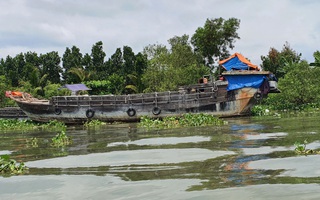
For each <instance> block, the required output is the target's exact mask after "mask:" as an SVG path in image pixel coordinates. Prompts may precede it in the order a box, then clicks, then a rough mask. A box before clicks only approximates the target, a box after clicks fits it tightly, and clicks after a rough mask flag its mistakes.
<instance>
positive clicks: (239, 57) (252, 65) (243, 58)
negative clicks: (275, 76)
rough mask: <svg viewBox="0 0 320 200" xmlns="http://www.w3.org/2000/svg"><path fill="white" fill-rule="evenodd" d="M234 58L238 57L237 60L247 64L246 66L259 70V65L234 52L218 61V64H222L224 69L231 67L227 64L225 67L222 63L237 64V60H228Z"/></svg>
mask: <svg viewBox="0 0 320 200" xmlns="http://www.w3.org/2000/svg"><path fill="white" fill-rule="evenodd" d="M235 58H238V60H239V61H240V62H242V63H243V64H244V65H247V66H248V67H250V68H251V69H253V70H260V67H258V66H257V65H254V64H252V63H251V62H250V61H249V60H247V59H246V58H245V57H244V56H243V55H241V54H240V53H235V54H233V55H232V56H230V57H229V58H227V59H224V60H221V61H219V65H222V66H223V67H224V68H225V69H227V68H232V66H231V67H229V66H228V67H227V66H224V64H226V65H227V64H228V65H232V64H234V65H237V64H238V61H234V62H230V61H231V60H233V59H235ZM227 70H230V69H227Z"/></svg>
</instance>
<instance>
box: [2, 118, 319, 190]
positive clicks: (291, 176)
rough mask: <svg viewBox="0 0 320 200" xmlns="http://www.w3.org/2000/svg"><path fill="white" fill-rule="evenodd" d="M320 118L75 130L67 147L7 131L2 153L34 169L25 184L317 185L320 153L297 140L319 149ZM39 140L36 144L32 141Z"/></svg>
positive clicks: (46, 135)
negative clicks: (67, 180) (38, 180)
mask: <svg viewBox="0 0 320 200" xmlns="http://www.w3.org/2000/svg"><path fill="white" fill-rule="evenodd" d="M319 119H320V117H319V116H318V115H312V116H303V117H283V118H279V117H263V118H237V119H227V120H228V125H225V126H223V127H200V128H179V129H170V130H149V131H148V130H144V129H141V128H137V127H136V124H118V125H107V126H104V127H101V128H96V129H89V130H85V129H83V128H82V127H69V128H68V130H67V134H68V135H69V136H71V137H72V140H73V143H72V145H70V146H67V147H60V148H56V147H53V146H51V145H50V141H51V138H52V137H53V136H54V135H55V134H56V133H51V132H29V133H19V132H13V133H4V134H0V137H1V141H0V154H8V153H10V154H11V157H12V158H14V159H16V160H17V161H20V162H25V164H26V165H27V166H28V167H29V172H28V173H27V174H26V175H23V176H20V177H21V179H23V177H24V178H28V177H39V176H41V177H43V176H47V177H51V176H53V175H55V176H56V175H58V177H61V178H63V177H65V176H66V175H68V176H78V175H81V176H90V177H91V176H92V175H93V176H95V177H114V178H118V179H119V180H121V181H122V182H121V184H128V183H136V184H138V183H144V181H147V182H148V183H151V182H152V181H153V182H152V183H154V184H157V181H180V180H182V181H183V180H185V181H187V182H188V183H189V184H186V185H185V189H184V190H186V191H205V190H216V189H224V188H238V187H248V186H259V185H265V184H275V185H277V184H289V185H295V184H318V183H319V182H320V178H319V177H320V170H318V166H319V164H320V155H308V156H301V155H297V154H296V153H295V152H294V148H295V147H294V143H295V142H297V141H300V142H302V141H304V140H307V141H308V143H309V144H308V148H312V149H319V148H320V142H319V135H320V124H319V123H318V121H319ZM32 138H37V141H38V142H37V144H36V145H34V144H33V145H32V144H30V142H28V141H30V139H32ZM114 178H112V180H113V179H114ZM15 179H17V178H15ZM119 180H117V181H119ZM17 181H18V180H17ZM117 181H115V182H117ZM150 181H151V182H150ZM111 182H112V181H111ZM2 184H3V182H2V181H0V186H1V187H2ZM164 184H165V183H164ZM171 184H172V183H171ZM113 186H114V185H113ZM50 187H54V186H50ZM114 187H116V186H114ZM121 187H122V186H121ZM130 187H131V186H130ZM317 189H318V188H317Z"/></svg>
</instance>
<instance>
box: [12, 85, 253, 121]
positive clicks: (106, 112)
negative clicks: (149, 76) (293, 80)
mask: <svg viewBox="0 0 320 200" xmlns="http://www.w3.org/2000/svg"><path fill="white" fill-rule="evenodd" d="M226 86H227V82H224V81H221V82H217V83H211V84H197V85H194V86H188V87H184V88H180V90H179V91H176V92H162V93H148V94H133V95H95V96H59V97H53V98H52V99H51V100H50V101H47V102H37V101H25V100H22V99H20V100H16V102H17V104H18V105H19V107H20V108H21V109H22V110H23V111H24V112H25V113H26V115H27V116H28V117H29V118H30V119H32V120H33V121H37V122H48V121H51V120H57V121H61V122H64V123H66V124H82V123H85V122H86V121H88V120H94V119H95V120H100V121H105V122H114V121H122V122H134V121H139V120H140V118H141V117H143V116H148V117H150V118H163V117H168V116H180V115H182V114H185V113H208V114H212V115H214V116H217V117H232V116H241V115H248V114H250V110H251V107H252V106H253V105H255V103H256V102H257V101H258V100H259V99H257V98H256V97H255V94H257V92H258V90H259V89H256V88H242V89H239V90H234V91H227V90H226Z"/></svg>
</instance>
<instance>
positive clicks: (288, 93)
mask: <svg viewBox="0 0 320 200" xmlns="http://www.w3.org/2000/svg"><path fill="white" fill-rule="evenodd" d="M290 67H291V70H290V71H289V72H288V73H286V74H285V76H284V77H283V78H282V79H280V80H279V88H280V90H281V93H280V94H279V95H280V97H279V98H280V99H281V100H282V101H284V102H283V103H285V104H288V105H293V106H301V105H303V104H308V103H316V102H319V100H320V87H318V86H319V84H320V79H319V78H318V77H319V76H320V68H310V67H309V64H308V63H307V62H306V61H302V62H300V63H292V64H290Z"/></svg>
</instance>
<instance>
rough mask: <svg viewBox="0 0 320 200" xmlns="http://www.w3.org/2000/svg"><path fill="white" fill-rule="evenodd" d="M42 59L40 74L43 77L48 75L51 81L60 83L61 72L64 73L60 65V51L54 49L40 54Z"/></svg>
mask: <svg viewBox="0 0 320 200" xmlns="http://www.w3.org/2000/svg"><path fill="white" fill-rule="evenodd" d="M40 61H41V67H40V69H41V70H40V76H41V77H43V76H45V75H47V79H48V80H49V81H50V82H51V83H60V82H61V79H60V73H62V68H61V66H60V57H59V54H58V52H56V51H52V52H49V53H46V54H43V55H40Z"/></svg>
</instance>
